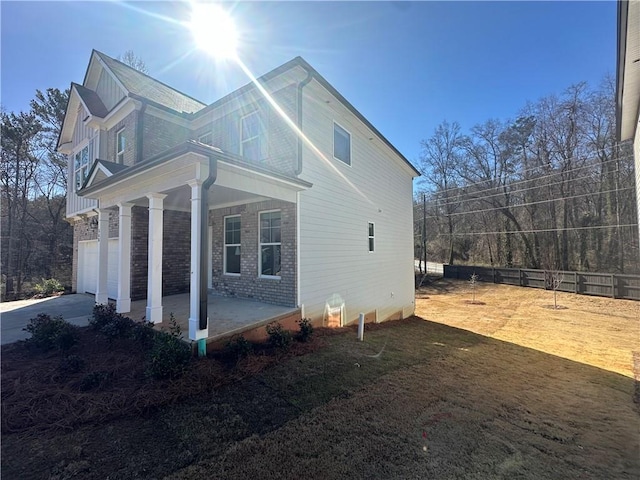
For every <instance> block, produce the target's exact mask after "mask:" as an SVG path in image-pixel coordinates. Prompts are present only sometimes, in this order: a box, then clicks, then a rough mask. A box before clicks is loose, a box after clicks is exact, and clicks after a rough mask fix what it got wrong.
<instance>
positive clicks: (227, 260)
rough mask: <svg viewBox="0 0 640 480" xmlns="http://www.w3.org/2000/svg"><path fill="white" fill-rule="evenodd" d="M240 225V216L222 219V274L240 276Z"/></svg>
mask: <svg viewBox="0 0 640 480" xmlns="http://www.w3.org/2000/svg"><path fill="white" fill-rule="evenodd" d="M241 235H242V224H241V220H240V215H233V216H229V217H224V273H225V275H240V259H241V253H242V246H241V242H242V239H241Z"/></svg>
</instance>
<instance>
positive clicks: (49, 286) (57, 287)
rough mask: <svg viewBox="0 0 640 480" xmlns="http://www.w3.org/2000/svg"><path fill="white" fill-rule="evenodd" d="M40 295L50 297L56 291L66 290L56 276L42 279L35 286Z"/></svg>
mask: <svg viewBox="0 0 640 480" xmlns="http://www.w3.org/2000/svg"><path fill="white" fill-rule="evenodd" d="M33 289H34V291H35V292H36V293H37V294H38V295H42V296H45V297H49V296H51V295H53V294H54V293H59V292H64V286H63V285H62V284H61V283H60V282H59V281H58V280H56V279H55V278H48V279H46V280H45V279H44V278H43V279H42V281H41V282H40V283H36V284H35V285H34V286H33Z"/></svg>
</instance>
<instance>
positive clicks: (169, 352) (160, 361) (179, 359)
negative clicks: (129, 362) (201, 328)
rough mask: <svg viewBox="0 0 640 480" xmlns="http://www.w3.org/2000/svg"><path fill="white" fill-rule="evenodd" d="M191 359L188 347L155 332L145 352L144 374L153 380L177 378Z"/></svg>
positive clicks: (178, 340)
mask: <svg viewBox="0 0 640 480" xmlns="http://www.w3.org/2000/svg"><path fill="white" fill-rule="evenodd" d="M191 357H192V355H191V346H190V345H187V344H186V343H184V342H183V341H182V340H180V339H179V338H177V337H175V336H173V335H171V334H169V333H166V332H156V333H155V336H154V337H153V342H152V344H151V348H150V349H149V351H148V352H147V359H146V368H145V373H146V375H147V376H148V377H151V378H154V379H163V378H174V377H178V376H180V375H181V374H182V373H183V372H184V370H185V369H186V368H187V365H188V364H189V362H190V361H191Z"/></svg>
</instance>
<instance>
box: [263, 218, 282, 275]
mask: <svg viewBox="0 0 640 480" xmlns="http://www.w3.org/2000/svg"><path fill="white" fill-rule="evenodd" d="M281 246H282V245H281V238H280V212H279V211H277V212H261V213H260V259H259V265H260V276H267V277H280V251H281V250H280V249H281Z"/></svg>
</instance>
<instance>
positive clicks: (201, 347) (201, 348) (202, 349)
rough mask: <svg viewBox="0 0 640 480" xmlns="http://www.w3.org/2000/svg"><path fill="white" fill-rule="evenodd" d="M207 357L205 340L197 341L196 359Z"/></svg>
mask: <svg viewBox="0 0 640 480" xmlns="http://www.w3.org/2000/svg"><path fill="white" fill-rule="evenodd" d="M206 356H207V339H206V338H201V339H199V340H198V357H200V358H202V357H206Z"/></svg>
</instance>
